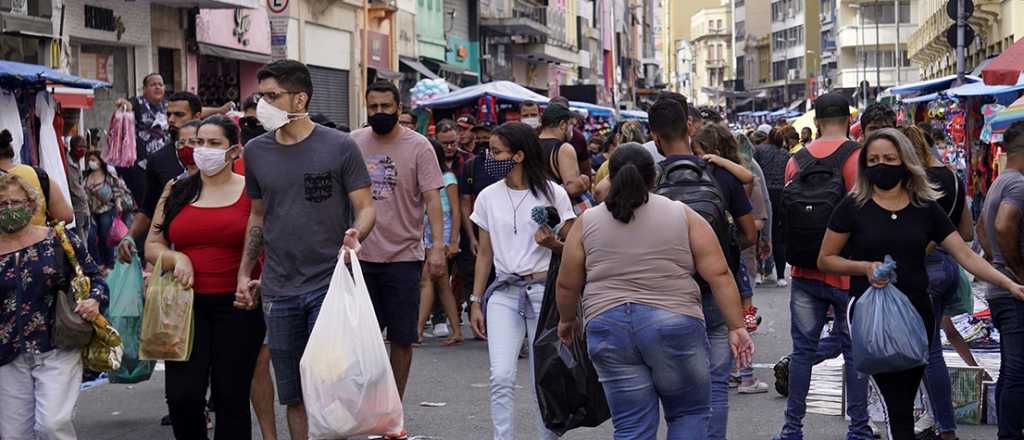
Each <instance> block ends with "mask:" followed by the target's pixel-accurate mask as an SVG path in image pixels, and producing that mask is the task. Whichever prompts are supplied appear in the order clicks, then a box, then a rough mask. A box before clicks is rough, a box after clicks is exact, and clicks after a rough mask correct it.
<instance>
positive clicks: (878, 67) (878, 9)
mask: <svg viewBox="0 0 1024 440" xmlns="http://www.w3.org/2000/svg"><path fill="white" fill-rule="evenodd" d="M881 18H882V4H881V3H878V2H877V1H876V2H875V90H876V92H875V99H878V92H877V90H878V88H879V87H882V63H881V58H880V57H881V55H882V49H881V48H880V47H881V46H880V44H881V41H880V40H881V39H882V38H881V35H880V32H879V22H880V21H882V20H881Z"/></svg>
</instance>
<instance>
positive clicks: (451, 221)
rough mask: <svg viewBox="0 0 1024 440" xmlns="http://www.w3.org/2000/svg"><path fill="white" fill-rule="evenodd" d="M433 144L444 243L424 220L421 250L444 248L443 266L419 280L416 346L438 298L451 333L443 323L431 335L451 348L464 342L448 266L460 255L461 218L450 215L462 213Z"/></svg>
mask: <svg viewBox="0 0 1024 440" xmlns="http://www.w3.org/2000/svg"><path fill="white" fill-rule="evenodd" d="M432 144H433V146H434V153H435V155H436V156H437V161H438V163H439V164H440V165H441V173H442V176H443V179H444V188H443V189H442V190H441V191H440V196H441V211H442V215H443V217H444V241H440V240H435V239H434V236H433V235H432V234H431V231H430V221H429V219H428V218H426V216H424V220H423V224H424V228H423V247H424V248H425V249H426V252H431V251H432V249H433V248H434V246H443V247H444V248H445V251H444V252H445V265H444V269H443V270H442V272H441V274H440V276H438V277H436V278H435V277H433V276H431V275H430V273H429V272H428V271H426V270H424V271H423V277H422V279H421V280H420V311H419V325H418V327H417V328H418V330H419V332H418V338H419V342H420V343H422V342H423V327H424V326H425V325H426V323H427V318H428V317H429V315H430V312H431V311H432V310H433V308H434V298H435V297H439V298H440V299H441V304H442V305H443V307H444V312H445V314H446V315H447V316H448V324H447V326H448V327H449V328H450V330H448V329H443V328H441V327H442V326H444V325H445V324H444V323H438V324H435V325H434V335H435V336H438V337H444V336H449V338H448V339H447V340H445V341H444V342H442V343H441V345H442V346H451V345H456V344H460V343H462V341H463V337H462V325H461V322H462V319H461V317H460V315H461V314H460V313H459V307H458V304H457V303H456V302H455V294H454V293H452V283H451V279H450V277H449V274H448V266H449V264H448V262H449V261H451V260H452V258H454V257H455V255H456V254H457V253H458V252H459V230H460V227H459V226H460V225H459V222H460V220H461V217H462V216H461V215H453V213H455V214H457V213H460V212H461V211H460V210H459V197H458V196H459V187H458V186H459V182H458V179H456V177H455V173H453V172H451V170H449V169H448V164H447V163H446V161H445V152H444V148H443V147H441V144H438V143H437V142H432ZM446 333H447V334H446Z"/></svg>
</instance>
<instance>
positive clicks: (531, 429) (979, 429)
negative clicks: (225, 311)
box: [75, 286, 996, 440]
mask: <svg viewBox="0 0 1024 440" xmlns="http://www.w3.org/2000/svg"><path fill="white" fill-rule="evenodd" d="M754 301H755V304H756V305H757V306H758V307H759V308H760V314H761V315H762V316H763V317H764V322H763V323H762V325H761V328H760V329H759V330H758V331H757V333H755V334H754V341H755V344H756V350H757V351H756V353H755V354H754V362H755V374H756V376H757V377H758V378H760V379H761V380H763V381H765V382H767V383H768V384H770V385H771V384H773V383H774V379H773V378H772V370H771V365H772V363H774V362H775V361H776V360H778V359H779V358H780V357H781V356H783V355H785V354H788V352H789V350H790V349H791V345H790V337H789V289H788V288H785V289H780V288H775V287H774V286H772V287H770V288H769V287H765V286H760V287H759V288H758V290H757V293H756V295H755V297H754ZM464 333H465V334H466V335H469V334H470V330H469V328H468V327H466V328H465V330H464ZM529 378H530V376H529V368H528V365H527V363H526V361H525V360H520V362H519V381H518V383H519V384H520V385H521V388H519V389H518V391H517V395H516V427H517V430H518V432H517V434H518V437H517V438H521V439H531V438H537V437H536V422H535V420H536V418H537V404H536V400H535V397H534V393H533V390H532V387H531V386H530V382H529ZM488 386H489V385H488V361H487V346H486V345H485V344H484V343H483V342H480V341H476V340H473V339H469V340H467V341H466V342H465V343H463V344H462V345H460V346H456V347H441V346H440V339H435V338H427V341H426V343H425V344H424V345H423V346H422V347H419V348H417V349H416V352H415V354H414V357H413V369H412V374H411V379H410V382H409V387H408V390H407V393H406V396H405V420H406V428H407V429H408V430H409V433H410V436H411V438H419V439H420V440H428V439H435V440H439V439H445V440H453V439H458V440H461V439H474V440H476V439H488V438H491V437H492V431H491V417H490V404H489V390H488ZM422 402H443V403H444V404H445V406H443V407H426V406H421V403H422ZM729 403H730V405H731V410H730V417H729V438H730V439H733V440H754V439H765V440H767V439H771V437H772V436H773V435H775V434H777V433H778V432H779V430H780V429H781V427H782V423H783V412H784V410H785V405H786V400H785V399H784V398H783V397H781V396H779V395H778V394H776V393H775V392H774V390H772V391H770V392H769V393H765V394H758V395H738V394H736V393H735V391H733V392H732V394H731V396H730V402H729ZM165 414H167V407H166V405H165V403H164V376H163V372H161V371H158V372H156V373H154V375H153V377H152V379H150V380H149V381H147V382H144V383H141V384H136V385H115V384H102V385H99V386H96V387H94V388H91V389H88V390H85V391H83V392H82V394H81V397H80V398H79V401H78V412H77V414H76V417H75V425H76V428H77V429H78V434H79V438H81V439H83V440H107V439H110V440H113V439H140V440H164V439H173V438H174V436H173V434H172V433H171V429H170V427H165V426H160V418H161V417H163V416H164V415H165ZM277 420H278V422H277V426H278V432H279V436H278V438H280V439H282V440H283V439H287V438H288V436H287V428H286V424H285V422H284V410H283V408H281V407H278V408H277ZM253 426H254V428H253V432H254V434H253V438H254V439H259V438H260V436H259V433H258V432H259V431H258V429H256V428H255V418H253ZM845 428H846V422H845V421H844V420H843V418H841V417H837V416H824V415H815V414H809V415H808V416H807V417H806V419H805V420H804V437H805V438H807V439H808V440H831V439H836V440H840V439H844V438H845V436H846V431H845ZM664 435H665V434H664V423H662V433H661V434H660V435H659V437H660V438H664ZM958 435H959V437H960V439H962V440H970V439H978V440H980V439H992V438H995V437H996V429H995V427H993V426H962V427H961V428H960V430H959V431H958ZM211 437H212V432H211ZM562 438H564V439H570V440H584V439H588V440H589V439H610V438H612V427H611V422H610V421H609V422H606V423H605V424H604V425H602V426H600V427H597V428H593V429H578V430H574V431H571V432H569V433H567V434H566V435H565V436H564V437H562ZM189 440H192V439H189Z"/></svg>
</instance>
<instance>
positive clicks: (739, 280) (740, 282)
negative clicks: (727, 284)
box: [735, 263, 754, 299]
mask: <svg viewBox="0 0 1024 440" xmlns="http://www.w3.org/2000/svg"><path fill="white" fill-rule="evenodd" d="M735 277H736V287H737V288H738V289H739V291H740V298H744V299H745V298H750V297H752V296H754V284H753V283H751V282H750V273H749V272H747V265H746V264H743V263H740V267H739V269H737V270H736V275H735Z"/></svg>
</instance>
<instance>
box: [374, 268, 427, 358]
mask: <svg viewBox="0 0 1024 440" xmlns="http://www.w3.org/2000/svg"><path fill="white" fill-rule="evenodd" d="M359 264H360V265H361V266H362V268H363V278H364V279H365V280H366V290H368V291H369V292H370V300H371V301H373V311H374V312H376V313H377V323H378V324H380V329H381V330H384V329H387V330H388V340H389V341H391V342H392V343H395V344H412V343H415V342H416V341H417V340H418V339H419V330H418V329H417V327H418V325H417V324H418V323H419V317H420V278H421V276H422V274H423V262H422V261H404V262H396V263H371V262H367V261H362V262H360V263H359Z"/></svg>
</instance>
